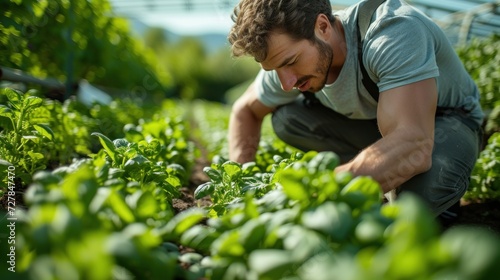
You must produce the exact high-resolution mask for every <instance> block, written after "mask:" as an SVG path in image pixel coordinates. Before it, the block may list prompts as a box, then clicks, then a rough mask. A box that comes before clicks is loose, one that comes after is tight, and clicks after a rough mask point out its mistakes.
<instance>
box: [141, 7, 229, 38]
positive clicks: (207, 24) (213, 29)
mask: <svg viewBox="0 0 500 280" xmlns="http://www.w3.org/2000/svg"><path fill="white" fill-rule="evenodd" d="M136 18H137V19H139V20H141V21H142V22H144V23H145V24H148V25H152V26H158V27H164V28H165V29H168V30H170V31H172V32H175V33H177V34H182V35H199V34H204V33H221V34H228V33H229V30H230V29H231V26H232V24H233V22H232V20H231V17H230V13H225V14H222V13H207V12H190V13H187V12H186V13H179V14H168V15H165V14H163V15H162V14H152V15H151V14H150V15H148V16H139V15H137V16H136Z"/></svg>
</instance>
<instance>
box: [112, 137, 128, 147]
mask: <svg viewBox="0 0 500 280" xmlns="http://www.w3.org/2000/svg"><path fill="white" fill-rule="evenodd" d="M128 144H129V142H128V141H127V139H123V138H119V139H115V140H114V141H113V145H115V147H116V148H121V147H124V148H126V147H127V146H128Z"/></svg>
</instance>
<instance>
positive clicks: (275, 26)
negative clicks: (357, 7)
mask: <svg viewBox="0 0 500 280" xmlns="http://www.w3.org/2000/svg"><path fill="white" fill-rule="evenodd" d="M319 14H324V15H326V16H327V17H328V19H329V20H330V22H331V23H332V24H333V22H334V21H335V18H334V16H333V14H332V7H331V5H330V1H329V0H241V1H240V3H239V4H238V6H236V7H235V8H234V13H233V15H232V17H231V18H232V20H233V21H234V25H233V27H232V28H231V31H230V33H229V36H228V40H229V43H231V46H232V48H231V50H232V54H233V56H235V57H239V56H243V55H250V56H253V57H254V58H255V60H256V61H257V62H262V61H264V60H265V59H266V57H267V52H268V50H267V36H268V34H269V32H271V31H277V32H282V33H285V34H288V35H290V36H291V37H292V38H293V39H295V40H300V39H307V40H311V41H313V40H314V24H315V23H316V18H317V16H318V15H319Z"/></svg>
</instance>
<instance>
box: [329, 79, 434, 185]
mask: <svg viewBox="0 0 500 280" xmlns="http://www.w3.org/2000/svg"><path fill="white" fill-rule="evenodd" d="M436 106H437V87H436V81H435V79H427V80H423V81H420V82H416V83H412V84H409V85H405V86H402V87H398V88H394V89H391V90H388V91H385V92H382V93H381V94H380V99H379V104H378V110H377V119H378V125H379V129H380V132H381V134H382V136H383V137H382V139H380V140H379V141H377V142H375V143H374V144H373V145H371V146H369V147H367V148H366V149H365V150H363V151H362V152H361V153H360V154H359V155H358V156H356V157H355V158H354V159H353V160H352V161H350V162H349V163H347V164H344V165H341V166H339V167H337V169H336V170H335V171H337V172H340V171H350V172H352V173H353V174H354V175H367V176H371V177H372V178H374V179H375V180H376V181H378V182H379V183H380V184H381V187H382V190H383V191H384V193H385V192H388V191H390V190H393V189H395V188H396V187H398V186H399V185H401V184H402V183H404V182H406V181H407V180H409V179H410V178H412V177H413V176H415V175H417V174H420V173H423V172H425V171H427V170H428V169H429V168H430V167H431V165H432V149H433V146H434V124H435V112H436Z"/></svg>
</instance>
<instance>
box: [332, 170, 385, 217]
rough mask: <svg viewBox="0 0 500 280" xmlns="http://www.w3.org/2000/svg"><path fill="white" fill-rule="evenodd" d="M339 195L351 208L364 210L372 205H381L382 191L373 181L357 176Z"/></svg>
mask: <svg viewBox="0 0 500 280" xmlns="http://www.w3.org/2000/svg"><path fill="white" fill-rule="evenodd" d="M340 195H341V197H342V199H343V200H344V201H345V202H347V203H348V204H349V205H350V206H351V207H353V208H360V209H364V210H366V209H368V208H369V207H371V206H372V205H373V204H376V203H381V197H382V190H381V189H380V186H379V184H378V183H377V182H376V181H375V180H373V179H371V178H370V177H365V176H359V177H356V178H354V179H352V180H351V181H350V182H349V183H348V184H347V185H346V186H345V187H344V188H343V189H342V190H341V191H340Z"/></svg>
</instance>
